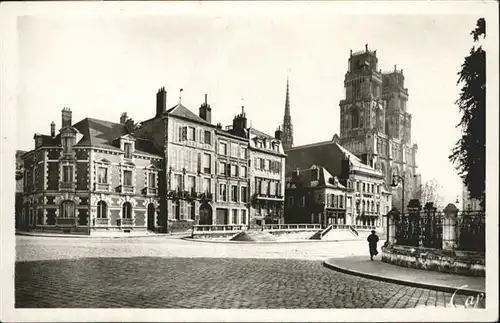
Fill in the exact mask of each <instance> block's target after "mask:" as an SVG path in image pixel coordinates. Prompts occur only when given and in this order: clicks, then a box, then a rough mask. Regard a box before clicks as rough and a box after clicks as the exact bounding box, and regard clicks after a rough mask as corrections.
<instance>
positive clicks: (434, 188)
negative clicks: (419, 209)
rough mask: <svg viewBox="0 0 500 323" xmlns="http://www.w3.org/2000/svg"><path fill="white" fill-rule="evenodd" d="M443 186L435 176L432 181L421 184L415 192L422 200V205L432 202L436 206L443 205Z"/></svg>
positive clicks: (416, 196)
mask: <svg viewBox="0 0 500 323" xmlns="http://www.w3.org/2000/svg"><path fill="white" fill-rule="evenodd" d="M441 188H442V187H441V185H440V184H439V182H438V181H437V180H436V179H435V178H433V179H431V180H430V181H426V182H425V184H422V185H420V187H419V188H418V189H417V191H416V193H415V198H417V199H418V200H419V201H420V204H421V205H425V203H429V202H432V203H434V206H435V207H443V201H444V199H443V196H442V195H441V194H439V191H440V189H441Z"/></svg>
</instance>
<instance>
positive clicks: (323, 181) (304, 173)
mask: <svg viewBox="0 0 500 323" xmlns="http://www.w3.org/2000/svg"><path fill="white" fill-rule="evenodd" d="M314 169H316V170H318V180H317V181H313V180H312V171H313V170H314ZM331 178H333V179H335V178H336V177H335V176H332V175H331V174H330V173H329V172H328V171H327V170H326V169H325V168H324V167H321V166H317V165H311V167H309V168H307V169H299V177H298V178H297V177H292V178H290V179H289V181H290V182H291V184H292V186H291V187H295V185H294V184H295V183H301V184H302V185H304V186H305V187H318V188H320V187H330V188H339V189H345V186H344V185H342V184H341V183H340V182H338V181H337V183H336V184H332V183H330V179H331Z"/></svg>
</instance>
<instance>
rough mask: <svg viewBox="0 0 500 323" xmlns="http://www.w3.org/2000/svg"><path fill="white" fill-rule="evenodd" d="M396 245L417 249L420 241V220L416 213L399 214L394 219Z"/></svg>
mask: <svg viewBox="0 0 500 323" xmlns="http://www.w3.org/2000/svg"><path fill="white" fill-rule="evenodd" d="M395 224H396V232H395V234H396V236H395V238H396V243H397V244H400V245H405V246H412V247H418V246H419V241H420V218H419V216H418V213H416V214H415V213H410V214H408V213H406V214H401V216H400V217H399V219H396V222H395Z"/></svg>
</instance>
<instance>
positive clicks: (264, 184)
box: [260, 180, 270, 195]
mask: <svg viewBox="0 0 500 323" xmlns="http://www.w3.org/2000/svg"><path fill="white" fill-rule="evenodd" d="M269 184H270V183H269V182H268V181H265V180H263V181H261V182H260V193H261V194H266V195H267V194H269Z"/></svg>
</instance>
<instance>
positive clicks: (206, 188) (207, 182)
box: [203, 178, 212, 193]
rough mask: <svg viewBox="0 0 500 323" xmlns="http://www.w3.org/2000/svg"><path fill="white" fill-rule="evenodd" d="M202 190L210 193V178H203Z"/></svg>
mask: <svg viewBox="0 0 500 323" xmlns="http://www.w3.org/2000/svg"><path fill="white" fill-rule="evenodd" d="M203 191H204V192H206V193H210V192H211V191H212V190H211V189H210V178H204V179H203Z"/></svg>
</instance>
